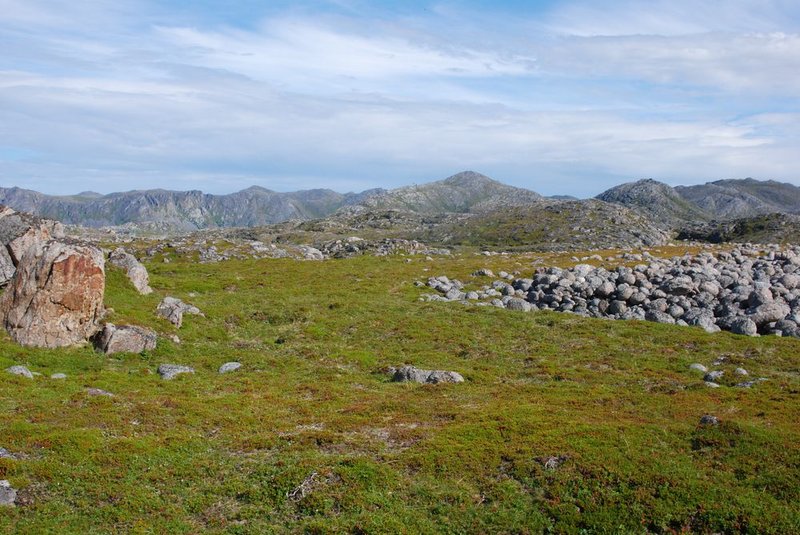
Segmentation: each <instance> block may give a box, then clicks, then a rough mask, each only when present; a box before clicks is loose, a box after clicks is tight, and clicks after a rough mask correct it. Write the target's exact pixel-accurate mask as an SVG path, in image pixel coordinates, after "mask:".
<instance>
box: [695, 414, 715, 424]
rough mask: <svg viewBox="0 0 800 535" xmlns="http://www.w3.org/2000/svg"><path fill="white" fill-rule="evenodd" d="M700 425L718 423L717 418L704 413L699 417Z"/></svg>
mask: <svg viewBox="0 0 800 535" xmlns="http://www.w3.org/2000/svg"><path fill="white" fill-rule="evenodd" d="M700 425H719V419H718V418H717V417H716V416H713V415H711V414H704V415H703V416H701V417H700Z"/></svg>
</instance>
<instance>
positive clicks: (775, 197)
mask: <svg viewBox="0 0 800 535" xmlns="http://www.w3.org/2000/svg"><path fill="white" fill-rule="evenodd" d="M675 191H677V193H678V194H679V195H680V196H681V197H683V198H684V199H686V200H687V201H689V202H691V203H693V204H695V205H696V206H698V207H699V208H701V209H702V210H705V211H706V212H708V213H710V214H712V215H713V216H714V218H715V219H737V218H743V217H753V216H757V215H764V214H772V213H788V214H798V213H800V188H798V187H797V186H793V185H792V184H787V183H782V182H776V181H774V180H766V181H761V180H754V179H752V178H746V179H744V180H718V181H716V182H709V183H708V184H702V185H698V186H678V187H677V188H675Z"/></svg>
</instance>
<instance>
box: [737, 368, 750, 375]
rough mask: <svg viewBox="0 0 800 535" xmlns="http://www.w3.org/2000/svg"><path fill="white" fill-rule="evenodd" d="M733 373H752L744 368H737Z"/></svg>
mask: <svg viewBox="0 0 800 535" xmlns="http://www.w3.org/2000/svg"><path fill="white" fill-rule="evenodd" d="M733 373H735V374H736V375H750V374H749V373H747V370H745V369H744V368H736V370H734V372H733Z"/></svg>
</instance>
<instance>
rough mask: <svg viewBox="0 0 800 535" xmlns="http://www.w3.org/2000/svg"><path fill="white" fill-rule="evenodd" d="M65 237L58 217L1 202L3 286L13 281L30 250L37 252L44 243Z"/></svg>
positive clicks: (0, 273) (0, 272) (0, 279)
mask: <svg viewBox="0 0 800 535" xmlns="http://www.w3.org/2000/svg"><path fill="white" fill-rule="evenodd" d="M63 237H64V227H63V225H61V223H59V222H57V221H49V220H46V219H39V218H38V217H35V216H32V215H30V214H26V213H21V212H17V211H15V210H13V209H11V208H9V207H7V206H0V286H5V285H6V284H8V283H9V281H10V280H11V278H12V277H13V276H14V273H15V272H16V271H17V266H18V265H19V263H20V261H21V260H22V257H23V256H24V255H25V254H26V253H27V252H28V251H29V250H32V251H34V254H35V252H36V251H38V249H39V248H40V247H41V244H43V243H45V242H47V241H48V240H50V239H52V238H63Z"/></svg>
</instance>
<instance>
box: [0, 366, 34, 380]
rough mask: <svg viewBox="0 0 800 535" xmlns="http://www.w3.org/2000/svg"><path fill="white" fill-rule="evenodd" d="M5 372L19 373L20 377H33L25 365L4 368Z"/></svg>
mask: <svg viewBox="0 0 800 535" xmlns="http://www.w3.org/2000/svg"><path fill="white" fill-rule="evenodd" d="M6 372H8V373H10V374H11V375H21V376H22V377H27V378H28V379H33V374H32V373H31V371H30V370H29V369H28V368H26V367H25V366H11V367H10V368H6Z"/></svg>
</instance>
